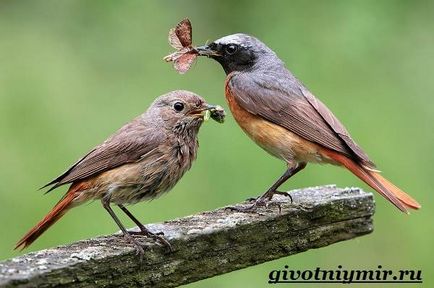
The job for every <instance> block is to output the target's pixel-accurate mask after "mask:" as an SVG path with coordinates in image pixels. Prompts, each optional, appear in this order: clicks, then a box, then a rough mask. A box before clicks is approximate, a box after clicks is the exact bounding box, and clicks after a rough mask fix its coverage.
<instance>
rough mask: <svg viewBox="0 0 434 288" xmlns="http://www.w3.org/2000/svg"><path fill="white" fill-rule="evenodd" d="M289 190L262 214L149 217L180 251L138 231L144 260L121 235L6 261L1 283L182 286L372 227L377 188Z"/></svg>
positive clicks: (1, 269) (0, 265) (0, 271)
mask: <svg viewBox="0 0 434 288" xmlns="http://www.w3.org/2000/svg"><path fill="white" fill-rule="evenodd" d="M290 193H291V195H292V198H293V200H294V202H293V203H292V204H291V202H290V201H289V199H288V198H287V197H284V196H279V195H277V196H275V198H274V201H273V202H274V203H279V205H270V206H268V207H264V208H261V209H259V210H258V213H240V212H234V211H230V210H228V209H225V208H220V209H217V210H213V211H207V212H202V213H199V214H196V215H192V216H188V217H184V218H180V219H175V220H170V221H167V222H164V223H159V224H148V225H146V226H147V227H148V228H149V229H150V230H151V231H152V232H159V231H162V232H163V233H164V235H165V237H166V238H167V239H168V240H169V241H170V243H171V245H172V247H173V249H174V251H173V252H168V251H167V249H165V247H162V246H159V245H157V244H155V243H153V241H151V240H148V239H146V238H145V237H142V236H135V237H137V239H139V240H140V241H141V242H143V245H144V246H145V255H144V257H143V261H142V262H140V259H139V257H138V256H137V255H136V254H135V249H134V247H133V246H131V245H130V244H128V243H127V242H126V241H125V240H124V238H123V237H122V235H121V234H114V235H109V236H102V237H97V238H93V239H88V240H82V241H78V242H75V243H72V244H69V245H64V246H59V247H56V248H51V249H46V250H42V251H38V252H32V253H28V254H26V255H23V256H19V257H16V258H13V259H9V260H6V261H3V262H0V287H118V286H119V287H151V286H152V287H175V286H179V285H182V284H187V283H191V282H194V281H198V280H201V279H205V278H210V277H213V276H216V275H221V274H224V273H228V272H231V271H234V270H238V269H242V268H245V267H249V266H253V265H257V264H260V263H263V262H266V261H270V260H274V259H278V258H281V257H286V256H289V255H293V254H296V253H300V252H303V251H306V250H308V249H312V248H319V247H324V246H327V245H330V244H333V243H336V242H339V241H343V240H348V239H352V238H355V237H357V236H361V235H365V234H368V233H370V232H372V231H373V223H372V215H373V214H374V201H373V197H372V194H371V193H366V192H363V191H362V190H360V189H358V188H344V189H341V188H336V187H335V186H321V187H312V188H305V189H300V190H293V191H291V192H290ZM238 205H247V204H246V203H243V204H238ZM278 206H280V209H279V207H278ZM264 281H265V279H264ZM246 284H248V283H246Z"/></svg>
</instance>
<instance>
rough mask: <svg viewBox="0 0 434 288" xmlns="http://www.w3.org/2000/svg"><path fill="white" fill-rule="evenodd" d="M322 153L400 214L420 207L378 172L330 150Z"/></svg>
mask: <svg viewBox="0 0 434 288" xmlns="http://www.w3.org/2000/svg"><path fill="white" fill-rule="evenodd" d="M323 152H324V153H325V154H326V155H327V156H328V157H330V158H331V159H333V160H334V161H336V162H338V163H340V164H341V165H343V166H345V167H346V168H347V169H348V170H350V171H351V172H352V173H353V174H354V175H356V176H357V177H358V178H360V179H361V180H362V181H363V182H365V183H366V184H368V185H369V186H371V187H372V188H373V189H374V190H376V191H377V192H378V193H380V194H381V195H382V196H383V197H384V198H386V199H387V200H389V201H390V202H391V203H392V204H393V205H395V206H396V207H397V208H398V209H399V210H401V211H402V212H405V213H408V208H409V209H419V208H420V207H421V206H420V204H419V203H418V202H417V201H416V200H414V199H413V198H412V197H411V196H410V195H408V194H407V193H405V192H404V191H402V190H401V189H399V188H398V187H396V186H395V185H394V184H392V183H391V182H390V181H388V180H387V179H385V178H384V177H383V176H381V175H380V174H379V172H378V171H374V170H371V169H368V168H365V167H363V166H362V165H360V164H358V163H356V162H355V161H354V160H352V159H350V158H348V157H347V156H345V155H343V154H341V153H338V152H335V151H332V150H324V151H323Z"/></svg>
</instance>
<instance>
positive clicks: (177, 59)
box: [164, 18, 198, 74]
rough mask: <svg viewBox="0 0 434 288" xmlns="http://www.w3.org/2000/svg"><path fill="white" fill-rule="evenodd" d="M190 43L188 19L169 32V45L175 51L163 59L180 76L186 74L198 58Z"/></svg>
mask: <svg viewBox="0 0 434 288" xmlns="http://www.w3.org/2000/svg"><path fill="white" fill-rule="evenodd" d="M192 42H193V41H192V29H191V22H190V20H188V18H185V19H184V20H182V21H181V22H179V23H178V25H176V27H175V28H172V29H170V30H169V44H170V46H172V47H173V48H175V49H176V50H177V51H176V52H174V53H172V54H170V55H167V56H166V57H164V60H165V61H166V62H173V67H174V68H175V69H176V71H178V73H180V74H184V73H185V72H187V71H188V69H190V67H191V65H193V63H194V61H195V60H196V58H197V56H198V53H197V51H196V50H195V49H194V48H193V46H192Z"/></svg>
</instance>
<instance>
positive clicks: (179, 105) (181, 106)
mask: <svg viewBox="0 0 434 288" xmlns="http://www.w3.org/2000/svg"><path fill="white" fill-rule="evenodd" d="M173 109H175V111H176V112H181V111H182V110H183V109H184V104H182V103H181V102H175V104H173Z"/></svg>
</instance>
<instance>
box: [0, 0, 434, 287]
mask: <svg viewBox="0 0 434 288" xmlns="http://www.w3.org/2000/svg"><path fill="white" fill-rule="evenodd" d="M184 17H189V18H190V19H191V21H192V23H193V36H194V37H193V38H194V39H193V41H194V43H195V44H201V43H205V41H207V40H213V39H216V38H219V37H221V36H224V35H227V34H232V33H235V32H245V33H249V34H253V35H255V36H257V37H258V38H260V39H261V40H263V41H264V42H265V43H267V44H268V45H269V46H270V47H271V48H272V49H274V50H275V51H276V53H277V54H278V55H279V56H280V57H281V58H282V60H284V61H285V62H286V63H287V66H288V68H290V69H291V70H292V71H293V72H294V74H295V75H296V76H297V77H298V78H299V79H301V80H302V81H303V82H304V83H305V84H306V85H307V86H308V87H309V88H310V89H311V91H312V92H313V93H314V94H315V95H317V96H318V97H319V98H320V99H321V100H322V101H323V102H325V103H326V104H327V105H328V106H329V107H330V108H331V110H332V111H334V112H335V114H336V115H337V116H338V118H340V119H341V121H342V122H343V123H344V124H345V125H346V126H347V128H348V130H349V131H350V132H351V133H352V135H353V137H354V138H355V139H356V140H357V142H359V143H360V144H361V146H362V147H364V149H365V150H366V151H367V152H368V154H369V155H370V156H371V158H372V159H374V161H375V162H376V163H377V164H378V166H379V168H380V169H382V170H383V171H384V175H385V176H386V177H388V178H390V179H391V180H393V181H394V182H395V183H396V184H398V185H399V186H400V187H402V188H403V189H404V190H406V191H408V192H409V193H410V194H411V195H413V196H414V197H415V198H416V199H417V200H419V201H420V202H421V203H422V206H423V209H422V210H421V211H419V212H415V213H412V215H410V216H407V215H403V214H401V213H400V212H399V211H398V210H397V209H395V208H394V207H393V206H392V205H390V204H389V203H386V201H385V200H384V199H382V198H381V197H380V196H378V195H376V200H377V212H376V215H375V231H374V233H373V234H371V235H369V236H365V237H361V238H357V239H355V240H352V241H346V242H343V243H338V244H335V245H333V246H330V247H326V248H323V249H319V250H311V251H308V252H306V253H302V254H299V255H296V256H293V257H288V258H284V259H280V260H278V261H273V262H270V263H266V264H263V265H258V266H254V267H251V268H248V269H244V270H241V271H237V272H233V273H229V274H226V275H223V276H220V277H215V278H212V279H208V280H204V281H200V282H197V283H194V284H191V285H190V286H189V287H240V286H241V285H247V286H249V287H265V286H267V284H266V281H267V276H268V273H269V271H270V270H272V269H283V266H284V265H288V266H290V267H291V268H295V269H304V268H315V267H317V266H319V267H322V268H327V269H335V268H336V267H337V265H339V264H341V265H343V266H344V267H348V268H351V267H353V268H372V269H375V268H376V267H377V265H380V264H381V265H382V266H383V267H384V268H391V269H401V268H408V269H422V270H423V276H424V285H425V286H427V287H433V285H434V281H433V272H434V269H433V266H432V265H433V264H432V263H433V262H432V261H433V256H434V253H433V252H434V251H433V250H434V245H433V244H434V233H433V232H434V225H433V219H434V210H433V207H432V202H433V196H432V195H433V193H432V192H431V190H432V189H433V180H432V179H433V172H434V169H433V163H434V156H433V148H434V129H433V123H434V121H433V120H434V115H433V114H434V78H433V75H434V2H433V1H374V0H369V1H365V0H359V1H347V0H341V1H283V0H282V1H252V0H249V1H84V0H83V1H55V0H53V1H5V0H3V1H0V132H1V136H0V159H1V168H0V169H1V171H0V203H1V206H0V219H1V223H2V229H1V230H2V232H1V237H0V259H5V258H9V257H14V256H17V255H20V254H22V253H23V252H17V251H13V250H12V249H13V247H14V244H15V243H16V241H17V240H18V239H19V238H20V237H21V236H22V235H23V234H24V233H25V232H26V231H27V230H28V229H29V228H30V227H31V226H33V225H34V224H36V222H37V221H39V220H40V219H41V218H42V217H43V216H44V215H45V213H46V212H48V210H49V209H50V208H51V207H52V206H53V205H54V204H55V203H56V201H58V199H59V198H60V197H61V196H62V195H63V193H64V191H65V188H63V189H59V190H56V191H54V192H52V193H50V194H48V195H46V196H43V192H42V191H38V190H37V188H38V187H40V186H41V185H43V184H45V183H46V182H48V181H49V180H51V179H52V178H54V177H55V176H57V175H58V174H59V173H61V172H63V171H64V170H65V169H66V168H67V167H68V166H69V165H70V164H72V163H73V162H74V161H76V160H77V159H78V158H79V157H80V156H82V155H83V154H84V153H86V152H87V151H88V150H89V149H90V148H92V147H93V146H94V145H96V144H98V143H100V142H101V141H103V140H104V139H105V138H106V137H107V136H108V135H110V134H111V133H112V132H114V131H115V130H116V129H117V128H119V127H120V126H121V125H123V124H124V123H125V122H127V121H129V120H130V119H132V118H133V117H135V116H136V115H138V114H140V113H142V112H143V111H144V110H145V109H146V108H147V107H148V105H149V104H150V103H151V102H152V100H153V99H154V98H155V97H156V96H158V95H160V94H163V93H165V92H167V91H169V90H173V89H187V90H192V91H194V92H196V93H198V94H200V95H202V96H204V97H205V98H206V99H207V100H208V101H209V102H210V103H218V104H221V105H223V106H224V107H227V105H226V103H225V101H224V97H223V81H224V78H225V76H224V73H223V70H222V69H221V67H219V65H217V63H214V62H212V61H210V60H207V59H199V60H198V61H197V62H196V64H195V65H194V66H193V67H192V69H191V70H190V71H189V72H188V73H187V74H185V75H178V74H177V73H176V72H175V71H174V69H173V68H172V67H171V65H169V64H167V63H164V62H163V60H162V58H163V56H165V55H166V54H168V53H169V52H172V49H171V48H170V47H169V45H168V44H167V32H168V30H169V28H171V27H173V26H174V25H175V24H176V23H177V22H178V21H180V20H181V19H182V18H184ZM200 143H201V147H200V151H199V156H198V159H197V161H196V163H195V164H194V165H193V169H192V170H191V171H190V172H189V173H187V174H186V176H185V177H184V178H183V179H182V180H181V181H180V183H179V184H178V185H177V186H176V187H175V188H174V189H173V191H172V192H171V193H169V194H167V195H165V196H164V197H162V198H161V199H158V200H156V201H152V202H150V203H140V204H137V205H135V206H133V207H132V211H133V212H134V213H135V214H136V215H137V216H138V218H139V219H142V220H143V222H144V223H150V222H159V221H164V220H168V219H172V218H175V217H182V216H185V215H189V214H193V213H196V212H199V211H203V210H209V209H214V208H217V207H220V206H224V205H228V204H231V203H235V202H239V201H241V200H244V199H246V198H248V197H250V196H255V195H258V194H260V193H262V192H263V191H264V190H265V189H266V188H268V186H269V185H270V184H272V183H273V181H275V180H276V178H277V177H278V176H280V174H281V173H282V172H283V171H284V168H285V166H284V164H283V163H281V162H280V161H278V160H276V159H273V158H271V157H270V156H268V154H266V153H265V152H263V151H262V150H261V149H260V148H258V147H257V146H256V145H255V144H253V142H251V141H250V140H249V139H248V138H247V137H246V136H245V135H244V134H243V133H242V131H241V130H240V128H239V127H238V126H237V124H236V123H235V122H234V120H233V118H232V117H231V115H229V116H228V118H227V121H226V123H225V124H224V125H219V124H216V123H214V122H208V123H207V124H206V125H204V127H203V128H202V131H201V133H200ZM330 183H336V184H337V185H339V186H361V187H363V188H365V189H367V190H369V189H368V187H367V186H365V185H363V184H362V183H361V182H360V181H359V180H357V179H356V178H355V177H353V176H352V175H350V173H347V172H346V171H344V170H343V169H340V168H336V167H332V166H315V165H309V166H308V169H306V170H305V171H304V172H303V173H300V174H299V175H297V176H296V177H294V178H293V179H292V180H291V181H288V183H286V184H285V188H287V189H292V188H297V187H304V186H314V185H321V184H330ZM119 215H121V214H119ZM123 220H125V221H127V219H125V218H123ZM127 223H128V225H129V226H132V224H130V222H127ZM117 230H118V229H117V227H116V225H115V223H114V222H113V221H112V220H111V219H110V217H109V216H108V215H107V213H106V212H105V211H104V210H103V209H102V208H101V206H100V204H99V203H98V202H96V203H91V204H89V205H84V206H82V207H79V208H77V209H74V210H72V211H71V212H70V213H68V214H67V215H66V216H65V217H64V218H63V219H62V220H61V221H60V222H58V223H57V224H56V225H54V226H53V227H52V229H50V230H49V231H48V232H47V233H46V234H44V235H43V236H42V237H41V238H40V239H39V241H37V242H36V243H35V244H34V245H33V246H31V247H30V249H28V250H26V251H24V252H29V251H33V250H39V249H43V248H48V247H52V246H55V245H60V244H63V243H70V242H73V241H76V240H79V239H84V238H89V237H94V236H97V235H101V234H109V233H112V232H115V231H117Z"/></svg>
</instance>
